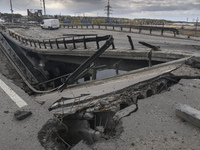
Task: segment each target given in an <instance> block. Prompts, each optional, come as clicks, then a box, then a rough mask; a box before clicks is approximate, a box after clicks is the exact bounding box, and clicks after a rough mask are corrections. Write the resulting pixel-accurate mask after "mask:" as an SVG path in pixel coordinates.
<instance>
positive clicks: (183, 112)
mask: <svg viewBox="0 0 200 150" xmlns="http://www.w3.org/2000/svg"><path fill="white" fill-rule="evenodd" d="M176 115H177V116H179V117H181V118H182V119H184V120H186V121H188V122H190V123H192V124H194V125H196V126H197V127H199V128H200V111H199V110H197V109H195V108H192V107H190V106H188V105H185V104H179V105H178V106H177V108H176Z"/></svg>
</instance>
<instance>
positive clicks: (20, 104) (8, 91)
mask: <svg viewBox="0 0 200 150" xmlns="http://www.w3.org/2000/svg"><path fill="white" fill-rule="evenodd" d="M0 87H1V88H2V89H3V90H4V92H5V93H6V94H7V95H8V96H9V97H10V98H11V99H12V101H13V102H15V103H16V104H17V106H18V107H19V108H22V107H24V106H27V105H28V104H27V103H26V102H25V101H24V100H23V99H22V98H21V97H19V96H18V95H17V94H16V93H15V92H14V91H13V90H12V89H11V88H10V87H9V86H7V85H6V84H5V83H4V82H3V81H2V80H1V79H0Z"/></svg>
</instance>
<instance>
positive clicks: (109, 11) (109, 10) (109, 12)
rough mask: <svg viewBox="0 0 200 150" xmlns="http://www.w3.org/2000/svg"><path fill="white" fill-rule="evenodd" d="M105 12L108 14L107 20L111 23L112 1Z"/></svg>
mask: <svg viewBox="0 0 200 150" xmlns="http://www.w3.org/2000/svg"><path fill="white" fill-rule="evenodd" d="M105 8H106V9H105V11H106V12H107V20H108V23H110V14H111V11H112V10H111V8H112V7H111V6H110V0H108V5H107V6H106V7H105Z"/></svg>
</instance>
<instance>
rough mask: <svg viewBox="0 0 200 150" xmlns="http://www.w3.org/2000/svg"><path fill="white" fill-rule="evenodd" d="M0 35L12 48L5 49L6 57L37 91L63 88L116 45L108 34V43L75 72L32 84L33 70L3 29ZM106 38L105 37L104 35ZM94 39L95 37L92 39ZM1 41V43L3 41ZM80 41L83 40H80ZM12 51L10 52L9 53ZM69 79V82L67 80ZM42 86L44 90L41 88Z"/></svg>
mask: <svg viewBox="0 0 200 150" xmlns="http://www.w3.org/2000/svg"><path fill="white" fill-rule="evenodd" d="M0 37H1V39H0V40H2V42H3V44H4V45H6V47H4V50H8V49H9V50H10V51H4V52H5V54H6V57H7V58H8V59H9V61H10V62H11V64H12V65H13V66H14V68H15V69H16V71H17V72H18V73H19V75H20V76H21V77H22V79H23V81H24V82H25V83H26V85H27V86H28V87H29V88H30V89H31V90H32V91H33V92H35V93H49V92H52V91H55V90H57V89H58V88H59V89H60V88H61V89H62V90H63V88H64V87H65V85H66V84H68V83H72V82H73V81H75V80H76V79H78V77H79V76H80V75H81V74H82V73H83V72H84V71H85V69H86V68H87V67H89V66H90V65H91V63H92V62H93V61H94V60H95V59H96V58H98V57H99V56H100V55H101V54H102V53H103V52H104V51H105V50H106V49H107V48H108V47H109V46H110V45H114V44H113V38H112V36H106V39H107V40H106V43H105V44H104V45H103V46H102V47H100V49H99V50H98V51H96V52H95V53H94V55H92V56H91V57H89V58H88V59H87V60H86V61H85V62H84V63H83V64H82V65H80V66H79V67H78V68H77V69H76V70H75V71H74V72H73V73H71V74H66V75H63V76H60V77H57V78H54V79H51V80H48V81H45V82H42V83H38V84H34V85H33V84H32V79H33V78H34V79H36V78H35V77H34V75H33V74H32V73H31V71H30V70H29V69H28V67H27V66H26V65H25V64H24V63H23V61H22V60H21V59H20V57H19V56H18V55H17V54H16V52H15V51H14V50H13V49H12V47H11V46H10V45H9V43H8V42H7V40H6V39H5V38H4V36H3V35H2V33H1V31H0ZM104 38H105V37H104ZM92 40H94V39H92ZM2 42H1V43H2ZM78 42H81V40H80V41H78ZM1 43H0V46H2V44H1ZM11 52H12V54H14V55H16V58H18V60H19V61H20V62H21V64H22V65H23V67H24V68H25V70H26V71H25V72H23V71H22V69H20V67H19V65H18V64H17V63H16V62H14V61H13V58H11V56H10V55H11ZM8 53H10V54H8ZM27 72H28V73H29V74H30V76H31V80H27V74H26V73H27ZM58 80H59V81H60V83H63V82H64V83H63V84H62V85H55V82H56V81H58ZM66 81H69V82H66ZM49 86H51V88H52V89H50V90H47V89H48V88H49ZM41 87H42V88H43V89H44V90H41Z"/></svg>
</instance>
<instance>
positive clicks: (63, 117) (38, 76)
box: [0, 26, 200, 150]
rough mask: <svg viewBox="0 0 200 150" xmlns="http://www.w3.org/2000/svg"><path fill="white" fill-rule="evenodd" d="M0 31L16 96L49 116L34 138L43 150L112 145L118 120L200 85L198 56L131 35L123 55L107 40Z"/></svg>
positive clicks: (119, 128) (95, 36) (112, 40)
mask: <svg viewBox="0 0 200 150" xmlns="http://www.w3.org/2000/svg"><path fill="white" fill-rule="evenodd" d="M16 30H17V29H16ZM25 30H28V29H25ZM37 30H38V29H37ZM40 30H42V29H40ZM63 30H64V29H63ZM65 30H66V29H65ZM0 31H1V35H0V49H1V51H2V53H3V54H4V55H5V57H6V58H7V59H8V60H9V63H10V64H12V66H13V67H14V68H15V70H16V72H17V73H18V74H19V75H20V77H21V79H22V83H23V86H22V87H21V88H23V89H24V90H25V91H26V92H27V93H29V94H30V95H32V96H33V97H34V101H35V102H37V103H38V104H41V105H42V107H43V108H44V109H45V113H46V111H48V112H49V113H50V114H53V116H54V117H52V116H51V115H49V116H48V117H49V118H45V122H46V123H45V124H43V125H42V127H41V128H40V130H39V131H38V132H37V138H38V141H39V142H40V144H41V145H42V147H43V148H44V149H59V150H62V149H68V148H72V147H73V146H75V145H76V144H78V143H81V141H85V142H86V144H88V145H93V144H95V143H96V142H97V141H101V140H107V141H109V140H111V139H113V138H116V137H118V136H120V134H121V133H122V126H121V120H122V118H124V117H127V116H129V115H131V114H132V113H136V112H138V111H140V101H141V100H143V99H147V98H150V97H151V96H153V95H159V94H161V93H163V92H166V91H168V90H169V89H170V88H171V87H173V86H174V85H177V84H178V83H179V82H180V80H182V79H199V77H200V70H199V68H200V57H199V56H200V55H199V53H193V52H185V51H173V52H172V51H166V50H164V51H163V47H164V46H163V47H162V45H158V44H156V43H153V42H152V43H153V44H152V43H150V42H146V41H142V40H139V41H138V42H137V44H135V43H136V42H135V41H134V40H132V37H131V36H129V35H128V36H126V37H125V38H126V42H124V43H126V47H119V45H118V43H120V42H122V41H120V40H118V39H117V38H116V39H115V36H113V35H110V34H107V35H98V34H72V33H68V34H63V33H62V35H60V36H59V37H57V38H48V39H45V38H38V39H36V38H31V37H28V36H25V35H22V34H20V33H17V31H14V29H13V30H12V29H9V28H7V27H6V26H1V30H0ZM27 32H28V31H27ZM49 32H51V31H49ZM51 34H52V33H51ZM127 37H128V38H127ZM124 41H125V40H124ZM165 46H166V45H165ZM197 46H198V45H197ZM42 117H43V116H42ZM46 120H47V121H46Z"/></svg>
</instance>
